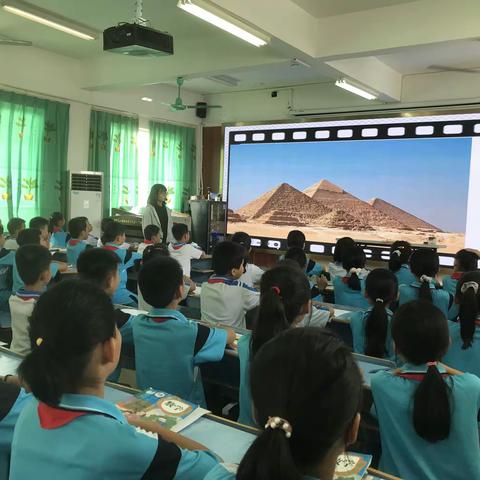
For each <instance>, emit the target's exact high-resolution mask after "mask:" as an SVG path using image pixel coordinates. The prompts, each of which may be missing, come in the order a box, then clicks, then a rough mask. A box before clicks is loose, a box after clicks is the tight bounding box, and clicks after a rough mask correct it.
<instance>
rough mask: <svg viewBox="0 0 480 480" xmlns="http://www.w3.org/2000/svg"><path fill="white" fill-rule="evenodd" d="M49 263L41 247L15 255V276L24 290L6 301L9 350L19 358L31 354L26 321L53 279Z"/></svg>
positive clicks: (21, 251) (47, 252)
mask: <svg viewBox="0 0 480 480" xmlns="http://www.w3.org/2000/svg"><path fill="white" fill-rule="evenodd" d="M51 261H52V256H51V254H50V252H49V251H48V249H47V248H46V247H44V246H42V245H24V246H21V247H20V248H19V249H18V250H17V253H16V255H15V263H16V266H17V269H18V273H19V275H20V278H21V279H22V281H23V283H24V284H25V286H24V288H22V289H20V290H18V291H17V292H16V293H15V294H14V295H12V296H11V297H10V300H9V304H10V312H11V315H12V344H11V346H10V349H11V350H12V351H14V352H15V353H18V354H20V355H26V354H27V353H29V352H30V350H31V344H30V338H29V334H28V329H29V324H28V319H29V318H30V315H31V314H32V311H33V307H34V306H35V303H36V301H37V300H38V298H39V297H40V295H41V294H42V293H43V291H44V290H45V288H46V287H47V285H48V283H49V282H50V280H51V278H52V274H51V272H50V263H51Z"/></svg>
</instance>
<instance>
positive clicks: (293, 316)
mask: <svg viewBox="0 0 480 480" xmlns="http://www.w3.org/2000/svg"><path fill="white" fill-rule="evenodd" d="M310 309H311V301H310V286H309V283H308V280H307V277H306V276H305V274H304V273H303V271H302V270H300V269H299V268H296V267H294V266H290V265H288V264H279V265H278V266H275V267H273V268H272V269H271V270H268V271H267V272H265V274H264V275H263V277H262V281H261V283H260V308H259V312H258V317H257V319H256V320H255V322H254V325H253V329H252V333H251V334H247V335H243V336H242V337H241V338H240V340H239V341H238V356H239V358H240V394H239V399H240V416H239V417H238V421H239V422H240V423H243V424H245V425H252V426H256V423H255V420H254V418H253V412H252V398H251V394H250V378H249V377H250V376H249V370H250V363H251V361H252V360H253V359H254V358H255V355H256V353H257V352H258V351H259V350H260V348H261V347H262V345H263V344H265V343H266V342H268V341H269V340H270V339H271V338H273V337H274V336H275V335H277V334H278V333H280V332H282V331H283V330H286V329H288V328H291V327H294V326H296V325H298V324H299V323H300V322H301V321H302V320H303V317H304V316H305V315H307V314H308V313H309V312H310Z"/></svg>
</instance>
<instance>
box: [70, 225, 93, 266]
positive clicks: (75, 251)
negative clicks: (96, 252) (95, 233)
mask: <svg viewBox="0 0 480 480" xmlns="http://www.w3.org/2000/svg"><path fill="white" fill-rule="evenodd" d="M68 233H69V234H70V240H68V242H67V262H68V263H69V264H70V265H77V260H78V257H79V255H80V254H81V253H82V252H83V251H84V250H85V249H86V248H90V245H88V243H87V242H86V239H87V238H88V233H87V222H86V220H85V217H75V218H72V219H71V220H70V221H69V222H68Z"/></svg>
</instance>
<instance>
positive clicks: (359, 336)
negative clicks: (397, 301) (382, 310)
mask: <svg viewBox="0 0 480 480" xmlns="http://www.w3.org/2000/svg"><path fill="white" fill-rule="evenodd" d="M372 310H373V307H370V308H369V309H368V310H366V311H363V312H362V311H359V312H353V313H352V314H351V315H350V330H351V331H352V338H353V350H354V352H355V353H361V354H365V343H366V337H365V325H366V323H367V319H368V316H369V315H370V312H371V311H372ZM386 310H387V318H388V329H387V340H386V343H385V347H386V350H387V354H386V358H388V359H389V360H395V351H394V348H393V340H392V332H391V322H392V317H393V312H392V311H391V310H390V309H388V308H387V309H386Z"/></svg>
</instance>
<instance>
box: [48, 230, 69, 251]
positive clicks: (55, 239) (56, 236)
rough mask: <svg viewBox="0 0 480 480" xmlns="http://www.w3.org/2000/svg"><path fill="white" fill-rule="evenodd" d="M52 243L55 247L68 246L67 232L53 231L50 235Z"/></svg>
mask: <svg viewBox="0 0 480 480" xmlns="http://www.w3.org/2000/svg"><path fill="white" fill-rule="evenodd" d="M50 245H51V246H52V247H55V248H66V247H67V232H64V231H63V230H58V231H56V232H53V233H52V235H51V237H50Z"/></svg>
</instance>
